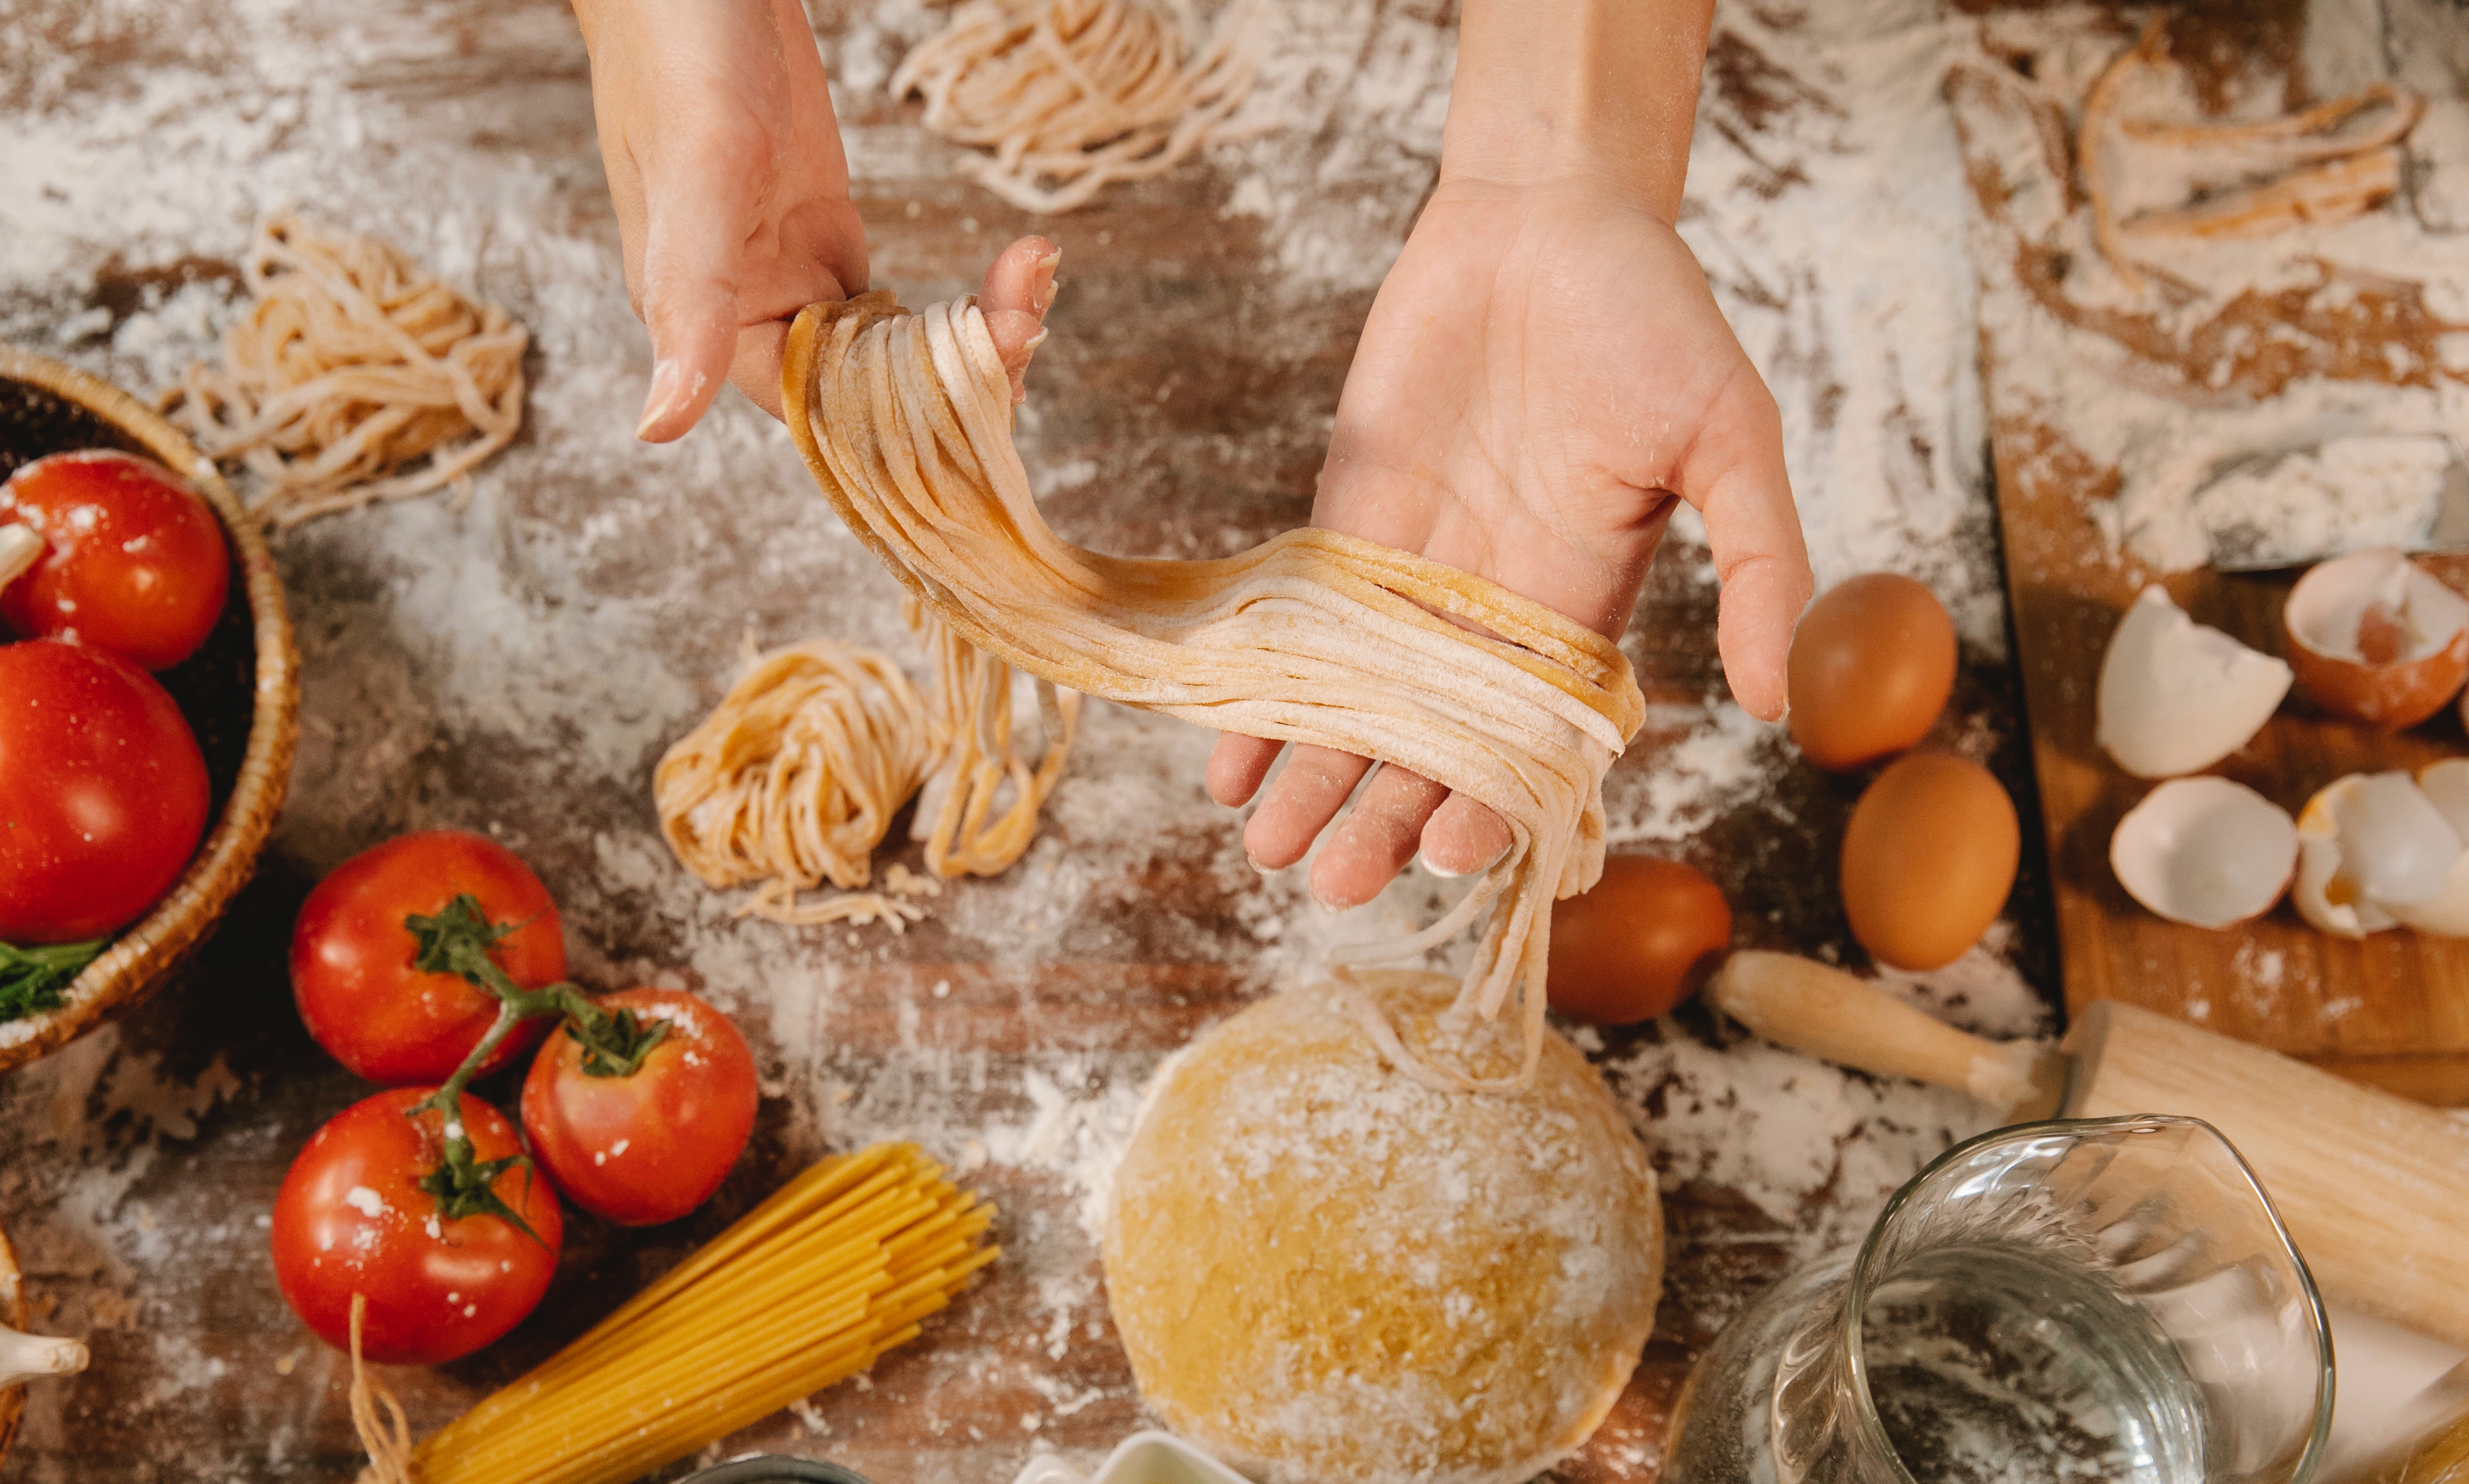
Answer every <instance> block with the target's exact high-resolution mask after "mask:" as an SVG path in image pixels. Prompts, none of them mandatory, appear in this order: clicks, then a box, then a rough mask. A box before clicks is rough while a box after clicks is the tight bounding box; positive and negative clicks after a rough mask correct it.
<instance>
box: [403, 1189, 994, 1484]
mask: <svg viewBox="0 0 2469 1484" xmlns="http://www.w3.org/2000/svg"><path fill="white" fill-rule="evenodd" d="M942 1174H943V1170H942V1167H941V1166H939V1165H936V1164H935V1163H933V1162H931V1161H930V1160H928V1159H927V1158H926V1157H925V1155H924V1154H923V1153H920V1152H919V1151H918V1150H917V1148H916V1147H915V1146H914V1145H908V1144H897V1145H878V1146H876V1147H874V1148H872V1149H869V1150H866V1151H865V1152H864V1153H858V1154H852V1155H845V1156H842V1157H838V1158H832V1159H826V1160H824V1161H823V1162H822V1163H820V1164H818V1165H816V1166H815V1167H814V1168H813V1169H811V1170H808V1171H807V1172H806V1173H805V1174H803V1175H801V1176H798V1177H797V1178H796V1179H795V1180H792V1181H791V1182H790V1183H789V1184H788V1186H787V1187H786V1188H784V1189H783V1190H781V1191H780V1192H779V1194H777V1195H775V1196H773V1198H772V1199H770V1200H767V1201H765V1202H764V1203H763V1204H762V1205H760V1206H758V1207H756V1208H755V1209H754V1210H753V1211H752V1212H750V1213H749V1214H748V1215H747V1216H746V1218H745V1219H744V1220H742V1221H739V1222H738V1223H737V1224H736V1225H734V1226H731V1227H730V1228H729V1229H728V1230H727V1231H726V1232H723V1233H722V1234H721V1235H720V1236H718V1237H716V1238H714V1239H713V1240H712V1241H711V1242H710V1243H709V1244H706V1245H705V1246H704V1248H703V1250H701V1251H699V1252H697V1253H696V1254H695V1255H694V1256H692V1257H690V1258H688V1259H686V1261H685V1262H684V1263H682V1264H681V1265H679V1267H676V1268H675V1269H673V1270H671V1271H670V1272H669V1273H668V1275H667V1276H665V1277H663V1278H661V1279H660V1280H659V1281H658V1282H657V1283H655V1284H653V1285H652V1286H651V1287H650V1288H648V1289H646V1290H643V1291H642V1292H641V1293H639V1294H637V1295H636V1296H635V1299H634V1300H633V1301H632V1302H631V1303H629V1304H627V1305H626V1306H625V1307H624V1308H622V1309H619V1310H618V1311H617V1312H616V1313H612V1314H611V1315H610V1316H609V1317H608V1318H607V1319H605V1320H603V1321H601V1323H600V1324H599V1325H598V1326H597V1327H595V1328H594V1329H592V1330H591V1331H590V1332H589V1333H588V1334H587V1335H585V1336H583V1337H582V1338H580V1339H578V1340H576V1341H575V1342H574V1343H573V1344H570V1345H568V1346H566V1347H565V1349H564V1350H561V1351H559V1352H558V1353H557V1354H556V1355H555V1356H552V1357H551V1358H549V1359H548V1360H547V1361H546V1362H545V1363H543V1364H542V1366H541V1367H540V1368H539V1369H537V1370H535V1371H533V1372H532V1373H531V1374H530V1375H528V1376H525V1377H523V1378H522V1379H521V1380H519V1381H515V1382H514V1383H513V1384H511V1385H509V1386H506V1387H505V1388H504V1389H502V1390H500V1391H498V1392H496V1394H495V1395H493V1396H491V1397H489V1398H488V1399H487V1400H485V1401H483V1402H482V1403H481V1404H479V1405H477V1406H475V1407H473V1409H472V1410H471V1411H469V1412H466V1413H464V1414H463V1416H462V1417H461V1418H459V1419H457V1420H456V1421H455V1422H453V1423H451V1424H450V1425H449V1426H447V1427H445V1428H443V1429H442V1430H440V1431H438V1432H436V1433H435V1434H433V1435H431V1436H430V1437H428V1438H427V1439H425V1440H424V1441H422V1442H421V1443H420V1445H419V1446H418V1447H417V1448H416V1449H415V1450H413V1454H412V1466H411V1470H410V1473H411V1476H412V1477H413V1478H415V1479H417V1480H419V1481H421V1484H482V1481H486V1484H620V1481H623V1480H629V1479H634V1478H637V1477H639V1476H641V1475H642V1474H644V1473H649V1472H651V1471H652V1470H655V1469H658V1468H659V1467H660V1466H661V1465H663V1464H666V1463H669V1462H671V1461H673V1460H675V1459H678V1458H681V1457H684V1456H685V1455H686V1454H688V1453H692V1452H694V1451H695V1450H698V1449H701V1448H704V1447H705V1446H706V1445H708V1444H711V1443H713V1442H716V1441H718V1440H719V1439H721V1438H724V1437H727V1435H728V1434H730V1433H731V1432H734V1431H736V1430H737V1429H739V1428H740V1427H746V1426H748V1425H749V1424H751V1423H753V1422H756V1421H759V1420H760V1419H762V1418H764V1417H767V1416H769V1415H771V1414H772V1413H773V1412H775V1411H778V1410H779V1409H780V1408H781V1407H783V1406H786V1405H788V1404H790V1403H792V1402H795V1401H796V1400H798V1399H799V1398H801V1397H804V1396H807V1395H810V1394H811V1393H813V1392H816V1391H819V1390H820V1389H822V1388H823V1387H825V1386H829V1385H832V1384H833V1383H835V1382H837V1381H844V1380H846V1379H847V1378H848V1377H850V1376H853V1375H855V1374H857V1373H858V1372H860V1371H863V1370H865V1369H866V1368H867V1367H868V1366H871V1365H872V1364H873V1363H874V1362H875V1360H876V1358H878V1357H880V1356H882V1355H883V1354H884V1352H886V1351H888V1350H890V1349H891V1348H892V1347H894V1346H896V1345H900V1344H903V1343H905V1342H907V1341H908V1340H911V1339H913V1338H915V1337H916V1336H917V1333H918V1327H919V1324H920V1322H921V1321H922V1320H924V1319H925V1318H926V1316H927V1315H929V1314H932V1313H935V1311H937V1310H939V1309H941V1308H943V1307H944V1306H945V1305H947V1304H949V1303H950V1302H951V1301H952V1299H953V1297H954V1296H955V1295H957V1294H958V1292H959V1291H960V1290H962V1289H963V1288H965V1287H967V1286H968V1283H969V1280H970V1275H971V1274H972V1273H974V1272H976V1271H977V1270H978V1269H979V1268H981V1267H984V1266H985V1265H987V1264H988V1263H991V1262H993V1261H994V1260H995V1257H996V1255H997V1253H998V1251H999V1249H998V1248H996V1247H993V1246H988V1245H984V1244H982V1239H983V1237H984V1235H985V1232H986V1229H987V1227H988V1226H989V1225H991V1224H992V1222H993V1221H994V1216H995V1211H994V1208H993V1207H992V1206H989V1205H985V1204H983V1203H981V1202H980V1201H979V1200H978V1199H977V1198H975V1197H974V1196H971V1195H969V1194H968V1193H967V1192H965V1191H961V1190H958V1189H957V1188H955V1187H954V1186H952V1185H951V1184H950V1183H949V1182H947V1181H945V1180H944V1179H943V1178H942V1177H941V1176H942ZM363 1477H364V1478H366V1477H368V1475H365V1474H364V1475H363Z"/></svg>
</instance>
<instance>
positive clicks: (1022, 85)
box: [890, 0, 1266, 213]
mask: <svg viewBox="0 0 2469 1484" xmlns="http://www.w3.org/2000/svg"><path fill="white" fill-rule="evenodd" d="M1263 21H1264V17H1263V15H1262V13H1261V11H1260V0H1234V3H1233V4H1232V5H1230V6H1229V7H1228V8H1227V10H1226V11H1224V13H1223V14H1221V15H1220V17H1219V19H1218V24H1217V27H1216V29H1215V31H1214V32H1213V34H1211V36H1210V39H1209V41H1208V43H1207V44H1206V45H1205V46H1203V47H1202V48H1201V49H1200V53H1199V55H1198V56H1197V57H1193V58H1192V59H1191V60H1190V62H1189V63H1188V64H1187V63H1186V62H1185V61H1184V57H1183V54H1184V51H1185V42H1184V33H1185V25H1184V20H1183V16H1182V14H1181V13H1180V11H1179V9H1168V8H1167V7H1166V6H1165V5H1163V4H1160V3H1158V0H966V3H965V4H962V5H959V6H958V7H956V8H954V10H953V11H952V19H951V23H950V24H949V25H948V26H946V27H945V28H944V30H943V31H942V32H941V33H940V34H936V35H935V36H933V37H930V38H929V39H927V40H926V41H923V42H921V43H919V44H918V45H917V46H916V47H915V48H914V49H912V50H911V52H910V54H909V55H908V56H907V57H904V58H902V60H901V63H900V67H899V69H898V70H897V71H895V72H894V73H893V74H892V76H891V84H890V90H891V96H892V97H893V98H895V99H898V98H906V97H908V96H909V95H910V94H911V93H916V94H919V95H920V96H922V97H923V98H924V99H925V100H926V119H925V123H926V126H927V127H928V128H931V129H933V130H935V132H936V133H938V134H941V135H942V136H943V137H944V138H946V139H949V140H951V141H953V142H954V143H956V144H962V145H974V146H979V147H981V148H984V149H985V150H986V151H988V152H985V153H979V154H971V155H969V156H966V157H965V158H964V159H963V160H962V161H961V163H960V169H961V170H962V171H964V172H965V173H967V174H968V175H969V177H970V178H971V179H974V180H976V181H977V182H978V183H979V184H981V185H982V186H984V187H985V188H986V189H987V190H989V191H992V192H993V193H994V194H997V195H999V196H1002V197H1003V198H1004V200H1006V201H1009V202H1010V203H1012V204H1013V205H1014V206H1018V207H1020V208H1022V209H1023V210H1025V211H1032V212H1043V213H1055V212H1067V211H1070V210H1072V209H1073V207H1076V206H1080V205H1084V204H1086V203H1087V202H1088V201H1089V199H1090V198H1091V197H1093V196H1095V195H1096V194H1097V193H1098V192H1099V191H1102V190H1104V189H1105V188H1106V187H1107V186H1109V185H1111V184H1113V183H1114V182H1116V181H1118V180H1138V179H1141V178H1143V177H1145V176H1149V175H1155V174H1158V173H1160V172H1161V171H1167V170H1171V169H1173V168H1174V167H1175V166H1176V165H1178V164H1180V163H1181V162H1182V161H1183V160H1184V159H1185V158H1186V157H1188V155H1189V154H1190V153H1191V152H1192V151H1193V150H1195V149H1197V148H1200V147H1201V146H1202V145H1204V144H1206V143H1208V142H1209V140H1210V139H1211V137H1213V136H1215V135H1217V134H1219V133H1221V132H1222V131H1223V129H1224V127H1225V126H1226V123H1227V120H1228V119H1229V118H1231V117H1232V116H1233V115H1234V111H1235V110H1236V109H1237V108H1239V107H1241V106H1242V103H1243V100H1244V99H1245V98H1246V97H1247V96H1249V94H1250V93H1251V90H1252V81H1253V78H1254V75H1255V73H1256V72H1257V71H1258V63H1259V53H1260V48H1261V43H1262V37H1263V35H1264V34H1265V32H1266V26H1265V25H1264V24H1263Z"/></svg>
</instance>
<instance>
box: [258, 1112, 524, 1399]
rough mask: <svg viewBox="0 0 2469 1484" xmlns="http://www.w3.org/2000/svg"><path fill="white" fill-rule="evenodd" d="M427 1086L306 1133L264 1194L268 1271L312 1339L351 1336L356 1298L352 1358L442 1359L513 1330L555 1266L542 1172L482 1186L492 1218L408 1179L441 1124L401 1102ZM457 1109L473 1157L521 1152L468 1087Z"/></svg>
mask: <svg viewBox="0 0 2469 1484" xmlns="http://www.w3.org/2000/svg"><path fill="white" fill-rule="evenodd" d="M434 1090H436V1089H434V1088H430V1087H396V1088H394V1089H392V1090H390V1091H386V1092H381V1093H379V1094H378V1095H377V1096H375V1097H372V1098H365V1099H362V1100H361V1101H360V1102H358V1103H355V1104H353V1105H352V1106H351V1107H347V1108H345V1109H344V1110H343V1111H342V1112H340V1113H337V1114H336V1115H335V1118H334V1119H333V1121H332V1122H330V1123H328V1124H327V1125H326V1127H324V1128H322V1129H320V1130H317V1132H316V1134H315V1135H314V1136H313V1137H312V1138H311V1139H310V1140H309V1143H308V1144H307V1146H306V1147H304V1148H303V1149H302V1150H301V1151H300V1153H299V1157H297V1158H295V1159H293V1160H292V1161H291V1169H290V1171H289V1173H288V1174H286V1175H285V1176H283V1189H282V1190H281V1191H280V1192H278V1193H277V1194H276V1196H275V1198H274V1277H275V1281H276V1282H277V1283H279V1284H281V1285H282V1286H283V1297H284V1300H285V1302H287V1303H288V1304H289V1305H290V1306H291V1311H292V1313H296V1314H298V1315H299V1316H300V1317H301V1318H302V1319H304V1320H306V1321H308V1325H309V1328H311V1329H312V1330H314V1331H316V1332H317V1336H318V1337H319V1338H321V1339H323V1340H325V1341H326V1342H327V1343H328V1344H330V1345H333V1346H335V1348H336V1349H338V1350H349V1349H350V1348H351V1344H352V1295H353V1294H354V1293H360V1294H363V1295H365V1296H366V1297H367V1299H368V1313H367V1316H366V1317H365V1318H364V1319H363V1320H362V1321H361V1326H360V1353H361V1354H362V1355H365V1356H366V1357H368V1358H370V1359H372V1360H375V1361H377V1362H379V1363H380V1364H382V1365H441V1364H443V1363H445V1362H446V1361H448V1360H452V1359H455V1358H459V1357H462V1356H468V1355H470V1354H471V1353H472V1352H473V1351H474V1350H477V1349H479V1348H480V1347H481V1346H483V1345H485V1344H488V1343H489V1342H490V1341H492V1340H494V1339H496V1338H497V1337H498V1336H501V1335H503V1334H505V1333H506V1332H507V1331H508V1330H511V1329H513V1328H514V1327H515V1326H516V1325H518V1324H519V1323H521V1322H522V1318H523V1315H525V1314H527V1313H531V1312H532V1308H533V1306H534V1305H536V1304H538V1303H539V1302H540V1301H541V1295H542V1293H545V1292H547V1291H548V1281H549V1279H550V1277H551V1276H552V1275H554V1274H555V1273H556V1271H557V1250H558V1244H560V1243H561V1242H563V1241H564V1240H565V1221H564V1219H563V1218H561V1217H560V1216H559V1214H558V1209H557V1197H556V1196H554V1195H553V1194H551V1193H550V1191H549V1185H548V1181H546V1180H544V1179H542V1178H541V1177H540V1176H538V1175H537V1174H536V1173H535V1172H534V1171H532V1170H531V1169H530V1168H529V1167H528V1166H525V1165H515V1166H512V1167H510V1168H508V1169H506V1170H504V1171H502V1172H500V1173H499V1174H498V1176H497V1177H496V1179H495V1180H493V1181H491V1182H490V1186H489V1188H490V1190H491V1191H492V1192H493V1193H494V1194H495V1195H496V1198H497V1199H499V1200H501V1201H504V1202H505V1204H506V1206H507V1208H508V1209H509V1210H512V1211H513V1212H514V1213H515V1214H516V1215H518V1216H519V1217H521V1218H522V1219H523V1221H525V1222H526V1223H528V1224H529V1225H530V1227H531V1229H532V1232H533V1234H534V1236H536V1237H537V1238H538V1239H539V1240H537V1241H535V1240H533V1237H527V1236H525V1235H523V1233H522V1231H521V1229H520V1228H519V1227H517V1226H516V1225H515V1223H514V1222H512V1221H507V1220H506V1219H505V1218H504V1217H502V1216H498V1215H496V1214H493V1213H489V1212H479V1213H475V1214H473V1215H470V1216H464V1217H460V1218H456V1217H448V1216H444V1215H441V1214H440V1211H439V1205H438V1198H436V1197H435V1196H432V1195H430V1194H429V1193H428V1192H427V1191H425V1190H422V1189H421V1188H420V1181H421V1180H422V1178H423V1177H424V1176H427V1175H428V1174H429V1172H431V1171H433V1170H435V1169H436V1168H437V1167H438V1165H439V1163H440V1162H441V1161H442V1160H443V1159H444V1157H445V1151H446V1139H445V1135H444V1133H443V1131H442V1130H443V1129H444V1121H443V1119H442V1118H441V1116H440V1115H439V1114H438V1113H437V1112H436V1111H435V1110H434V1109H430V1110H428V1111H425V1112H423V1113H421V1114H420V1115H419V1116H418V1117H416V1118H407V1117H405V1116H404V1110H405V1109H407V1108H409V1107H411V1106H412V1105H413V1104H415V1103H418V1102H419V1101H420V1100H421V1099H423V1098H425V1097H427V1096H428V1094H429V1093H431V1092H432V1091H434ZM463 1118H464V1122H465V1123H466V1124H467V1125H468V1126H469V1129H470V1131H471V1136H472V1144H473V1153H475V1154H476V1155H477V1156H478V1158H479V1159H480V1160H482V1161H487V1160H493V1159H499V1158H503V1157H505V1156H506V1155H509V1154H514V1153H520V1151H519V1147H518V1146H517V1144H516V1142H515V1129H514V1125H512V1124H510V1123H508V1122H507V1121H506V1115H505V1114H503V1113H500V1112H498V1111H497V1110H496V1108H494V1107H490V1106H489V1105H488V1104H486V1103H483V1102H481V1101H480V1100H479V1099H478V1098H475V1097H473V1096H472V1095H471V1094H469V1093H466V1094H464V1097H463Z"/></svg>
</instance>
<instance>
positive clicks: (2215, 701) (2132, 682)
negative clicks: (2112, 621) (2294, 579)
mask: <svg viewBox="0 0 2469 1484" xmlns="http://www.w3.org/2000/svg"><path fill="white" fill-rule="evenodd" d="M2290 678H2291V676H2290V670H2289V667H2288V666H2287V665H2284V664H2282V663H2281V662H2280V661H2278V660H2276V659H2273V657H2272V656H2271V655H2269V654H2265V653H2261V652H2259V651H2254V650H2250V649H2249V648H2247V647H2246V646H2245V645H2243V644H2240V643H2238V642H2237V641H2236V640H2235V639H2232V638H2230V637H2229V636H2228V635H2227V634H2225V633H2223V632H2221V631H2220V630H2219V629H2217V628H2204V626H2203V625H2201V624H2198V623H2196V622H2195V621H2194V620H2193V619H2191V618H2188V617H2187V616H2186V614H2185V612H2184V611H2183V610H2182V609H2181V608H2180V607H2179V606H2178V605H2176V604H2174V603H2172V602H2170V601H2169V594H2168V592H2167V591H2166V590H2165V589H2163V588H2162V587H2161V586H2160V585H2159V584H2158V583H2157V582H2156V583H2154V584H2153V585H2152V586H2150V587H2146V588H2145V589H2143V593H2142V596H2140V597H2138V598H2136V599H2135V600H2134V603H2133V604H2132V605H2129V606H2128V608H2127V610H2126V616H2125V617H2124V618H2122V619H2120V620H2119V621H2118V625H2117V631H2116V632H2115V633H2113V634H2111V636H2110V640H2109V653H2108V654H2107V655H2106V656H2105V657H2103V658H2102V660H2101V662H2100V690H2099V695H2098V709H2099V716H2100V722H2099V738H2100V744H2101V746H2102V747H2104V748H2106V749H2107V750H2108V752H2109V755H2110V756H2111V757H2112V758H2115V759H2116V760H2117V765H2118V766H2120V767H2122V768H2124V769H2126V770H2127V771H2128V772H2130V773H2133V774H2134V776H2135V777H2137V778H2174V777H2176V776H2178V775H2179V774H2181V773H2192V772H2198V771H2200V770H2202V769H2204V768H2206V767H2209V766H2211V765H2213V764H2215V763H2218V762H2219V761H2220V760H2221V759H2223V758H2225V757H2227V756H2228V755H2229V754H2230V753H2232V752H2235V751H2237V750H2238V749H2239V748H2240V747H2243V746H2245V745H2246V744H2247V743H2248V742H2251V741H2253V740H2254V734H2255V733H2257V732H2259V731H2261V730H2263V723H2264V722H2266V721H2269V720H2271V719H2272V714H2273V711H2274V710H2276V709H2278V707H2279V705H2280V698H2281V697H2282V696H2286V695H2288V694H2289V683H2290Z"/></svg>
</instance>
